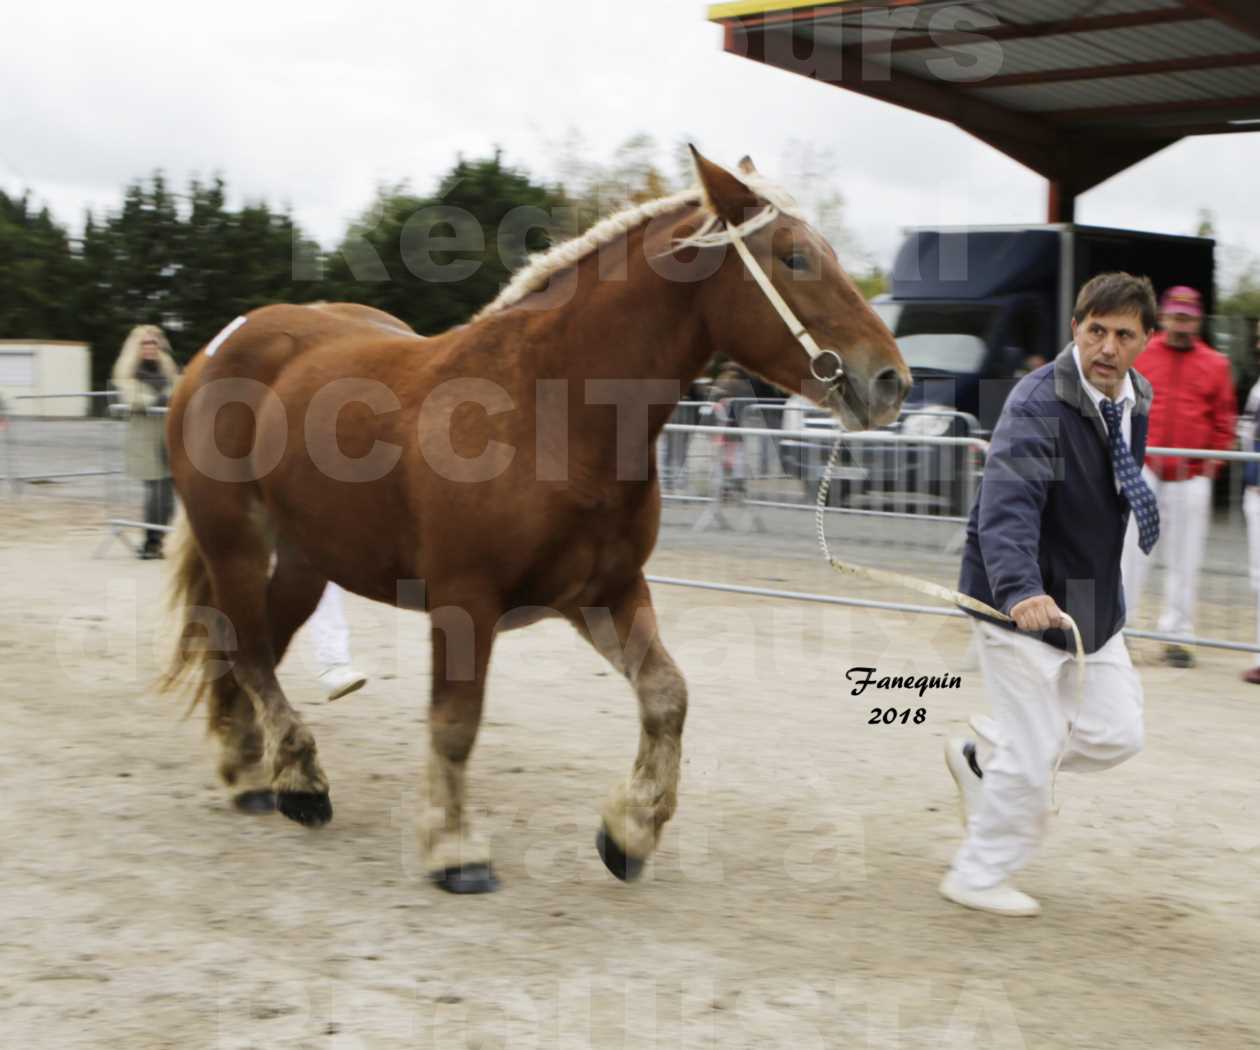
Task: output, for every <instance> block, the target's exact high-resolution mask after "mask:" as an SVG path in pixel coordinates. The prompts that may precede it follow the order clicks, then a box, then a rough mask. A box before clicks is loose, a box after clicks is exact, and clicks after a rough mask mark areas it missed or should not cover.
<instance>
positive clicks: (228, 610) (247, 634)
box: [202, 515, 332, 825]
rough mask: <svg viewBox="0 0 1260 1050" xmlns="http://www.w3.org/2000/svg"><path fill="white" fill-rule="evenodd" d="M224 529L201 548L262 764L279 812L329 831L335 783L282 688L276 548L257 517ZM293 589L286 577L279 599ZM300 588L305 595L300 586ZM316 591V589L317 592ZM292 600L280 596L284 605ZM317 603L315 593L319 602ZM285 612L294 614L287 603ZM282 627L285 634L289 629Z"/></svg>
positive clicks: (221, 526) (222, 526)
mask: <svg viewBox="0 0 1260 1050" xmlns="http://www.w3.org/2000/svg"><path fill="white" fill-rule="evenodd" d="M217 524H218V525H219V527H217V528H213V529H208V530H206V531H207V533H208V536H209V538H210V541H209V542H203V543H202V550H203V552H204V554H205V558H206V562H207V565H208V568H209V571H210V577H211V581H212V584H213V589H214V602H215V605H216V606H217V607H218V609H219V610H220V611H221V612H222V613H223V615H224V616H225V617H226V618H227V620H228V622H229V623H230V624H231V625H232V627H233V628H234V630H235V634H236V653H235V659H234V662H233V665H232V677H233V678H234V679H235V681H236V683H237V684H238V685H239V686H240V688H241V689H243V690H244V692H245V694H246V695H247V696H248V697H249V699H250V701H251V702H252V704H253V709H254V716H255V718H256V720H257V727H258V729H260V730H261V733H262V739H263V757H262V762H263V766H264V770H265V772H266V773H268V774H269V775H270V786H271V789H272V790H273V791H274V792H275V795H276V808H277V809H279V810H280V812H281V813H283V814H284V815H285V816H286V817H289V818H290V819H291V820H296V821H297V822H298V823H300V824H307V825H319V824H326V823H327V822H328V821H329V820H331V819H332V803H331V802H330V801H329V798H328V780H327V778H326V777H325V776H324V771H323V769H322V768H321V767H320V764H319V758H318V756H317V754H316V747H315V738H314V737H313V736H312V735H311V732H310V730H309V729H307V727H306V725H305V724H304V723H303V722H302V719H301V718H300V717H299V716H298V714H297V712H296V711H294V710H293V708H292V707H291V706H290V705H289V702H288V700H287V699H286V698H285V695H284V692H283V691H282V690H281V688H280V683H279V682H278V681H277V680H276V671H275V669H276V659H277V656H276V642H278V641H283V642H284V643H285V644H287V642H288V638H287V637H285V638H281V637H279V636H276V635H273V628H272V625H271V622H270V617H269V615H268V613H269V606H270V605H271V604H272V601H271V596H272V586H271V583H272V581H271V579H270V578H269V577H270V572H269V569H270V561H271V544H270V542H269V541H268V540H267V538H266V536H265V529H264V528H263V527H262V525H261V523H260V522H259V520H258V518H257V516H255V515H251V516H241V517H237V516H236V515H232V520H230V521H223V522H220V523H217ZM279 564H280V563H279V562H278V563H277V567H279ZM308 582H309V581H308ZM288 585H289V579H288V577H287V576H286V575H280V576H279V582H278V583H277V588H278V591H277V593H279V592H284V591H285V589H286V587H287V586H288ZM294 586H295V587H296V589H298V590H302V589H303V588H302V585H301V584H300V582H295V583H294ZM313 586H314V584H313V582H311V583H310V587H311V589H313ZM321 589H322V588H321ZM286 596H287V595H286V594H283V593H281V594H280V597H281V599H283V598H284V597H286ZM318 599H319V595H318V592H316V594H315V600H316V601H318ZM279 604H280V605H284V606H285V607H286V608H287V603H285V602H284V601H283V600H281V601H280V602H279ZM311 607H312V608H313V607H314V606H313V605H312V606H311ZM295 610H296V611H292V613H291V617H292V619H296V617H297V611H300V609H298V608H297V607H295ZM307 615H309V611H308V613H307ZM297 622H298V623H300V622H301V621H300V620H297ZM278 626H279V627H280V628H281V631H280V634H283V633H284V630H283V628H284V626H285V625H284V624H279V625H278ZM293 630H296V626H290V627H289V629H288V631H287V634H288V635H289V636H291V635H292V633H293Z"/></svg>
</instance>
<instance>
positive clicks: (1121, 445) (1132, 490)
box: [1098, 397, 1159, 554]
mask: <svg viewBox="0 0 1260 1050" xmlns="http://www.w3.org/2000/svg"><path fill="white" fill-rule="evenodd" d="M1098 407H1099V408H1100V409H1102V416H1103V419H1104V420H1106V421H1107V433H1108V435H1109V436H1110V438H1111V465H1112V466H1113V467H1114V468H1115V471H1116V477H1117V478H1118V479H1119V481H1120V488H1121V490H1122V491H1123V492H1124V497H1125V499H1127V500H1128V501H1129V507H1130V508H1131V509H1132V510H1133V516H1134V517H1135V518H1136V519H1137V527H1138V546H1139V547H1141V548H1142V553H1143V554H1150V553H1151V548H1152V547H1154V546H1155V541H1156V540H1158V539H1159V505H1158V504H1157V503H1156V502H1155V493H1153V492H1152V491H1151V487H1150V486H1149V485H1148V484H1147V483H1146V482H1145V481H1143V480H1142V471H1141V469H1139V467H1138V465H1137V463H1135V462H1134V460H1133V453H1132V452H1130V451H1129V446H1128V445H1126V444H1125V441H1124V434H1122V433H1121V432H1120V418H1121V415H1122V414H1123V412H1124V409H1123V408H1121V406H1120V405H1118V404H1116V403H1115V402H1114V401H1109V400H1108V399H1107V398H1105V397H1104V398H1103V399H1102V400H1101V401H1099V402H1098Z"/></svg>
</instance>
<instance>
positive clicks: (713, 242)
mask: <svg viewBox="0 0 1260 1050" xmlns="http://www.w3.org/2000/svg"><path fill="white" fill-rule="evenodd" d="M692 152H693V153H694V154H695V162H696V170H697V173H698V175H699V178H700V184H701V186H702V188H703V190H704V194H705V197H706V206H707V211H708V213H709V218H708V221H707V222H705V224H704V225H703V226H702V227H700V228H698V229H696V228H694V224H693V228H692V229H691V230H688V229H684V230H682V231H680V235H681V243H682V245H687V244H690V245H694V246H695V247H697V248H700V249H701V250H710V249H713V250H721V251H724V252H725V253H726V257H725V260H724V261H723V262H722V264H721V267H720V268H719V269H718V270H717V272H715V273H714V274H713V275H712V276H711V277H710V278H709V279H708V280H707V281H705V282H704V284H705V287H704V288H703V290H702V292H701V295H702V297H703V309H704V311H705V320H706V324H707V326H708V328H709V331H710V332H711V333H712V335H713V337H714V342H715V343H716V345H717V347H718V348H719V349H720V350H722V351H723V352H725V353H727V354H729V355H730V356H731V357H732V358H734V359H735V360H736V361H738V362H739V363H740V364H741V365H744V366H745V367H747V368H749V369H751V370H752V371H754V372H757V373H759V374H760V375H762V376H764V377H765V378H766V379H768V380H770V381H771V382H772V383H774V384H775V385H777V386H780V387H782V388H784V389H786V390H790V391H793V392H794V393H800V394H804V395H805V396H806V397H808V398H810V399H811V400H813V401H816V402H817V403H819V404H820V405H823V406H824V407H826V408H829V409H831V411H832V412H834V413H835V414H836V415H837V416H839V418H840V420H841V422H842V423H843V425H844V426H845V427H847V428H849V429H863V428H865V427H869V426H879V425H882V424H885V423H891V422H892V421H893V420H894V419H896V418H897V413H898V411H899V410H900V408H901V402H902V401H903V400H904V399H905V396H906V394H907V392H908V391H909V390H910V370H909V368H907V367H906V363H905V361H904V360H903V359H902V357H901V353H900V351H899V350H898V349H897V344H896V342H895V341H894V340H893V337H892V333H891V332H890V331H889V330H888V326H887V325H885V324H884V322H883V321H882V320H881V319H880V317H879V315H878V314H876V313H875V311H874V310H872V309H871V307H870V305H869V304H868V303H867V302H866V300H865V299H864V298H863V297H862V294H861V292H859V291H858V289H857V287H856V286H855V285H854V283H853V281H852V280H851V279H850V278H849V275H848V274H846V273H845V272H844V269H843V268H842V267H841V266H840V263H839V260H837V258H836V253H835V251H834V250H833V249H832V247H831V245H829V244H828V243H827V241H826V240H825V239H824V238H823V237H822V235H821V234H819V233H818V231H817V230H815V229H814V228H813V227H811V226H810V225H809V224H808V223H807V222H805V220H804V219H802V218H801V217H800V215H799V214H798V213H797V212H796V209H795V206H794V205H793V204H792V202H791V201H790V199H788V198H787V197H786V195H785V194H783V193H782V191H778V190H776V189H774V188H773V187H770V186H768V185H767V184H766V183H765V182H764V180H762V179H760V178H759V177H758V176H757V174H756V171H755V169H754V168H753V166H752V162H751V161H749V160H747V158H745V160H744V161H743V162H741V164H740V171H741V173H742V176H743V177H737V176H735V175H733V174H731V173H730V172H728V171H726V170H725V169H724V168H721V167H719V166H718V165H716V164H713V163H712V162H710V161H708V160H706V159H705V158H704V157H702V156H701V155H700V154H699V153H698V152H696V151H695V150H694V149H693V151H692Z"/></svg>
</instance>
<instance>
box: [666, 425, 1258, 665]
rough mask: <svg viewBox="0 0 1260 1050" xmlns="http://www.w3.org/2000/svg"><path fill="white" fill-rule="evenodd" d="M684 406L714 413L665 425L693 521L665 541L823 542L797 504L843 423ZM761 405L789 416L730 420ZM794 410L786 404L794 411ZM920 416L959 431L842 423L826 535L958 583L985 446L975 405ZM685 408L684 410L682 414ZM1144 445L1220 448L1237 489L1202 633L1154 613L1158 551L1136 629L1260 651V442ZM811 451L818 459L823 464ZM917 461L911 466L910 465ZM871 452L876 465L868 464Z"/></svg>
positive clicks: (918, 608) (1220, 530)
mask: <svg viewBox="0 0 1260 1050" xmlns="http://www.w3.org/2000/svg"><path fill="white" fill-rule="evenodd" d="M680 407H681V408H682V409H684V410H689V415H690V418H691V419H697V418H701V419H708V420H710V422H708V423H690V422H688V423H682V422H673V423H671V424H669V425H668V426H667V427H666V432H665V434H664V435H663V437H662V446H661V449H660V452H659V459H660V462H661V464H662V472H661V473H662V489H663V499H664V501H665V505H666V513H665V515H664V519H665V521H666V523H667V524H671V525H673V526H676V527H677V528H678V529H681V530H684V531H683V532H681V533H680V532H677V531H676V532H675V534H674V536H673V537H671V536H669V535H668V534H666V535H663V537H662V543H663V544H664V545H667V546H668V545H669V544H670V543H671V542H673V544H674V545H675V546H683V545H685V544H686V542H687V541H684V540H683V539H682V535H684V534H685V532H686V531H698V532H706V531H708V530H715V531H716V532H717V533H719V535H715V536H713V537H712V539H713V541H714V542H728V541H726V540H724V539H721V535H720V534H722V533H729V534H730V535H731V536H732V542H738V541H737V540H735V539H734V537H735V535H736V534H737V533H739V532H748V533H760V534H773V535H774V536H775V539H776V542H777V543H778V544H781V545H785V546H787V547H790V549H792V550H793V552H795V553H800V554H802V555H804V554H805V553H806V550H807V549H808V548H810V547H811V546H812V544H813V528H812V527H810V526H803V525H802V523H801V521H800V517H801V515H800V511H802V510H805V511H810V512H812V511H813V510H814V508H815V496H816V492H817V477H818V475H819V474H820V473H821V465H822V464H824V463H825V462H826V458H827V456H829V455H830V452H831V447H832V444H833V443H834V441H835V437H836V431H835V429H834V427H832V426H830V425H828V426H826V427H822V426H814V427H807V428H801V427H799V426H798V425H796V423H797V422H798V421H800V420H801V419H802V418H805V419H808V418H809V416H808V414H805V415H804V416H801V415H797V416H793V415H792V414H791V412H792V406H791V405H790V404H789V405H787V406H785V405H783V404H782V403H773V404H769V405H766V404H753V403H751V402H749V403H748V407H747V408H745V409H743V410H741V411H739V412H738V413H736V412H731V411H730V410H729V409H728V410H727V411H726V412H725V413H723V412H722V411H721V410H718V411H716V412H715V411H714V410H713V409H712V407H711V406H706V405H703V404H700V403H687V404H685V405H684V406H680ZM706 408H707V409H708V411H707V412H706V411H705V410H706ZM754 412H755V413H756V414H757V415H759V416H760V417H761V419H762V420H765V419H767V418H772V417H774V415H775V413H779V417H778V418H779V420H780V421H781V423H783V424H784V425H783V426H782V428H776V427H773V426H764V425H763V426H733V425H731V423H730V422H729V420H731V419H732V418H735V419H741V420H742V419H749V418H751V413H754ZM784 413H787V415H786V418H785V417H784ZM818 415H825V414H823V413H818ZM923 415H942V416H944V417H945V418H944V419H943V420H938V421H935V422H933V423H932V424H931V425H932V426H933V427H934V428H937V429H941V430H951V431H953V432H954V433H957V434H961V435H963V436H958V437H951V436H933V435H930V434H924V433H922V429H923V427H924V426H925V424H924V423H915V424H911V425H910V427H909V428H908V429H909V430H910V431H912V433H906V430H907V427H906V422H907V419H908V418H913V414H911V413H907V414H906V417H903V419H902V420H900V421H899V423H900V424H901V425H900V426H899V427H898V429H897V431H895V432H881V431H874V432H863V433H853V434H845V435H843V438H842V440H843V443H844V448H845V450H846V452H848V455H847V458H846V460H845V461H844V465H843V466H842V467H841V469H840V470H839V471H837V472H836V478H837V481H833V489H834V490H835V492H834V493H833V497H832V499H831V500H830V501H829V502H830V504H831V505H829V506H828V508H827V529H828V536H829V537H830V539H831V542H832V544H833V546H835V547H836V548H838V549H841V550H844V551H846V552H847V553H848V554H849V555H851V556H852V558H853V559H854V560H857V561H865V562H866V563H868V564H872V565H877V566H884V567H887V566H890V565H891V566H893V567H895V568H897V569H898V570H899V571H903V572H909V573H911V574H913V575H916V576H919V577H921V578H924V579H929V580H933V581H934V582H937V583H940V584H942V585H944V586H951V587H952V586H954V585H955V584H956V582H957V576H958V553H959V551H960V549H961V546H962V543H963V540H964V538H965V522H966V517H965V515H966V514H967V513H969V511H970V505H971V502H972V500H973V499H974V495H975V491H976V483H977V481H978V478H979V475H980V472H981V471H982V470H983V463H984V456H985V454H986V453H987V448H988V446H987V443H986V442H985V441H984V440H983V438H982V437H981V436H980V434H979V430H978V427H977V426H976V425H975V422H974V420H972V419H971V418H970V417H967V416H965V415H963V414H957V413H924V414H923ZM679 418H680V417H679V415H676V416H675V420H677V419H679ZM683 418H686V417H683ZM914 431H917V433H915V432H914ZM678 435H685V436H686V438H687V439H688V442H689V443H688V444H682V443H681V442H679V441H678V438H677V436H678ZM671 440H672V441H673V442H674V444H673V445H672V447H671V444H670V442H671ZM794 447H799V448H803V449H808V450H810V455H809V456H808V457H801V458H800V459H799V464H800V465H801V466H799V467H798V464H797V463H793V462H792V452H791V450H792V449H793V448H794ZM680 449H681V450H682V451H683V454H680ZM785 453H786V454H785ZM959 453H965V455H966V456H967V459H966V460H963V461H962V462H961V463H959V462H958V461H957V460H954V459H953V458H951V457H952V456H953V455H955V454H959ZM1147 454H1148V455H1150V456H1151V457H1152V458H1161V457H1168V456H1178V457H1182V458H1188V459H1216V460H1221V461H1223V462H1224V463H1225V464H1226V475H1227V476H1226V477H1225V479H1224V480H1223V481H1221V482H1219V483H1218V484H1220V485H1222V486H1224V487H1225V488H1226V490H1227V491H1228V494H1229V502H1228V506H1227V507H1225V508H1224V510H1223V511H1217V512H1215V513H1213V512H1212V511H1211V510H1209V515H1210V528H1209V532H1208V540H1207V550H1206V552H1205V557H1204V563H1203V565H1202V568H1201V571H1200V573H1199V588H1198V590H1199V595H1198V598H1199V600H1198V610H1197V620H1196V630H1195V633H1194V634H1193V635H1185V634H1174V633H1170V632H1161V631H1158V630H1155V629H1153V624H1152V623H1151V621H1153V620H1154V618H1155V614H1156V612H1157V611H1158V607H1159V605H1160V594H1161V592H1162V591H1163V589H1164V587H1165V586H1166V584H1167V580H1166V577H1167V570H1166V568H1165V567H1164V566H1163V565H1162V564H1158V563H1157V564H1155V565H1154V566H1152V568H1151V571H1150V573H1149V577H1150V578H1149V581H1148V584H1147V586H1146V588H1145V590H1144V600H1143V601H1142V602H1141V603H1140V607H1139V609H1138V610H1137V619H1136V620H1135V621H1134V622H1135V626H1134V627H1133V628H1132V629H1128V630H1126V634H1129V635H1130V636H1132V637H1135V638H1144V639H1151V640H1154V641H1160V642H1165V643H1170V644H1173V643H1176V644H1185V645H1200V646H1208V647H1216V648H1222V649H1233V650H1241V651H1247V652H1260V645H1257V643H1256V641H1255V639H1256V633H1255V631H1256V626H1255V624H1256V617H1257V604H1256V598H1255V595H1254V593H1253V590H1252V587H1251V582H1250V580H1249V578H1248V576H1249V574H1248V573H1247V572H1246V571H1245V570H1244V571H1240V567H1243V566H1246V565H1248V564H1249V549H1248V544H1247V537H1246V528H1245V525H1244V522H1243V515H1242V508H1241V503H1242V500H1241V490H1242V486H1241V484H1240V481H1241V479H1240V477H1239V476H1238V475H1239V473H1240V471H1241V468H1242V466H1243V465H1244V464H1245V463H1247V462H1255V461H1260V455H1258V454H1256V453H1251V452H1232V451H1231V452H1207V451H1205V450H1202V449H1176V448H1154V447H1153V448H1149V449H1148V450H1147ZM667 457H668V458H667ZM785 460H787V461H788V464H787V465H785ZM812 464H817V465H818V466H817V467H816V468H815V467H814V466H813V465H812ZM908 464H912V465H914V468H915V469H910V470H904V469H903V468H904V467H905V466H906V465H908ZM872 465H873V466H874V467H875V468H877V469H871V468H872ZM933 466H934V469H933ZM666 468H668V472H667V469H666ZM880 468H882V469H880ZM940 482H946V483H948V484H950V485H953V486H954V489H953V491H952V492H951V491H949V490H948V489H946V490H944V491H942V488H941V487H940V486H939V484H938V483H940ZM877 508H878V509H877ZM951 511H960V512H961V513H950V512H951ZM1167 546H1168V545H1167V544H1161V547H1162V548H1163V551H1161V550H1160V549H1158V548H1157V550H1156V558H1157V559H1158V558H1160V557H1161V556H1166V551H1167ZM1257 557H1260V552H1257ZM655 579H656V581H657V582H660V583H663V584H668V585H676V586H694V587H701V588H704V589H713V590H722V591H728V592H733V593H742V594H749V595H754V596H765V597H778V598H784V599H789V600H805V601H818V602H825V603H829V604H845V605H855V606H861V607H871V608H882V609H895V610H900V611H906V612H915V613H926V612H931V613H933V614H937V615H947V616H948V615H963V614H961V613H958V612H957V611H956V610H953V609H949V608H939V609H934V608H930V607H925V606H922V605H914V604H909V603H905V602H896V601H888V602H883V601H874V600H869V599H857V598H850V597H845V596H837V595H833V594H803V593H800V592H794V591H777V590H773V589H769V588H758V587H745V586H742V585H740V584H735V583H717V582H714V581H708V580H679V579H675V578H663V577H655Z"/></svg>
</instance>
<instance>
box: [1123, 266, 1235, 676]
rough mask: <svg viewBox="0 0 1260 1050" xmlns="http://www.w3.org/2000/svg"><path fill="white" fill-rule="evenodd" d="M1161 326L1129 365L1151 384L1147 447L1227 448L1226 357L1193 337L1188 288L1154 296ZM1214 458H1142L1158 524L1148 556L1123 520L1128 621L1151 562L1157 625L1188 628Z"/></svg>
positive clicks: (1231, 411) (1175, 661) (1186, 653)
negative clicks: (1156, 569)
mask: <svg viewBox="0 0 1260 1050" xmlns="http://www.w3.org/2000/svg"><path fill="white" fill-rule="evenodd" d="M1159 309H1160V326H1161V328H1162V329H1163V330H1162V331H1160V332H1157V333H1156V334H1155V335H1154V336H1152V337H1151V340H1150V342H1149V343H1147V345H1146V349H1145V350H1143V351H1142V353H1141V354H1140V355H1139V356H1138V359H1137V361H1136V362H1135V363H1134V368H1136V369H1137V371H1138V372H1140V373H1141V374H1142V375H1144V376H1145V377H1146V378H1147V379H1149V380H1150V382H1151V386H1152V387H1154V388H1155V403H1154V405H1153V406H1152V408H1151V424H1150V434H1149V435H1148V437H1147V445H1148V447H1149V446H1159V445H1163V446H1165V447H1168V448H1194V449H1210V450H1225V449H1230V448H1233V447H1234V421H1235V415H1236V411H1235V406H1236V405H1237V401H1236V400H1235V396H1234V381H1233V377H1232V376H1231V374H1230V367H1229V359H1228V358H1227V357H1226V356H1225V355H1224V354H1220V353H1217V352H1216V351H1215V350H1213V349H1212V348H1211V347H1210V346H1208V344H1207V343H1205V342H1204V341H1203V340H1202V339H1200V338H1199V330H1200V328H1201V326H1202V323H1203V301H1202V299H1201V298H1200V296H1199V293H1198V292H1197V291H1195V290H1194V289H1193V288H1187V287H1185V286H1184V285H1180V286H1178V287H1176V288H1170V289H1168V291H1166V292H1165V293H1164V297H1163V299H1162V300H1161V301H1160V308H1159ZM1220 466H1221V461H1220V460H1217V459H1207V458H1196V459H1189V458H1180V457H1170V456H1151V455H1147V457H1146V465H1145V466H1144V467H1143V468H1142V476H1143V477H1144V478H1145V479H1146V483H1147V485H1149V486H1150V488H1151V490H1152V491H1153V492H1154V493H1155V495H1156V496H1157V497H1158V499H1159V516H1160V520H1161V522H1163V526H1162V528H1161V531H1160V540H1159V543H1158V544H1156V546H1155V549H1154V550H1153V551H1151V554H1150V556H1149V557H1148V556H1147V555H1144V554H1143V553H1142V552H1141V551H1140V550H1139V549H1138V542H1137V535H1136V530H1135V529H1134V528H1133V525H1132V523H1131V522H1130V526H1129V534H1128V536H1127V538H1126V543H1125V551H1124V560H1123V564H1122V567H1121V572H1122V575H1123V578H1124V601H1125V608H1126V610H1127V619H1128V622H1129V623H1130V624H1132V623H1133V622H1134V620H1135V619H1136V618H1137V610H1138V603H1139V602H1140V601H1141V598H1142V587H1143V585H1144V583H1145V582H1146V573H1147V570H1148V569H1149V568H1150V564H1151V560H1152V559H1153V558H1155V557H1156V556H1158V557H1159V558H1160V559H1161V561H1162V563H1163V565H1164V567H1165V577H1164V609H1163V612H1162V613H1161V615H1160V618H1159V624H1158V629H1159V630H1160V631H1161V632H1164V633H1167V634H1184V635H1190V634H1192V633H1193V632H1194V608H1195V601H1196V596H1197V591H1198V578H1199V566H1200V565H1201V564H1202V562H1203V551H1204V547H1205V545H1206V543H1207V530H1208V518H1209V516H1210V512H1211V506H1212V479H1213V478H1215V477H1216V473H1217V471H1218V470H1219V469H1220ZM1164 658H1165V659H1166V660H1167V661H1168V663H1170V664H1172V665H1173V666H1174V667H1192V666H1193V665H1194V657H1193V655H1192V654H1191V652H1190V650H1189V649H1187V648H1186V647H1185V646H1181V645H1169V646H1167V647H1166V648H1165V650H1164Z"/></svg>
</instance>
